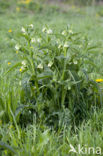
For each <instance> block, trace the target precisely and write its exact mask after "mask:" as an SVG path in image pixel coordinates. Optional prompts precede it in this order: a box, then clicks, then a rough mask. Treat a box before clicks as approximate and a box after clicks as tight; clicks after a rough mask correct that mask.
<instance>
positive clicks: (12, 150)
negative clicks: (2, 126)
mask: <svg viewBox="0 0 103 156" xmlns="http://www.w3.org/2000/svg"><path fill="white" fill-rule="evenodd" d="M0 147H1V150H5V149H6V150H8V151H10V152H12V153H15V154H16V152H15V150H14V149H13V148H12V147H11V146H9V145H8V144H6V143H4V142H2V141H0Z"/></svg>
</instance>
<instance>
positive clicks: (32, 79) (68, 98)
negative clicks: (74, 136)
mask: <svg viewBox="0 0 103 156" xmlns="http://www.w3.org/2000/svg"><path fill="white" fill-rule="evenodd" d="M21 31H22V32H21V33H20V35H19V43H17V45H16V46H15V48H16V50H18V53H19V56H20V57H21V67H20V69H18V68H17V69H18V70H20V72H21V75H22V91H21V103H22V104H23V105H28V106H30V107H31V108H30V109H29V108H28V107H27V109H28V111H30V112H31V115H30V116H31V117H32V114H35V115H36V116H37V121H38V122H39V120H40V122H44V123H47V124H48V125H51V126H54V127H57V125H59V126H63V125H65V124H67V125H68V124H70V123H72V124H79V123H80V122H81V121H82V120H83V119H85V118H86V117H88V113H89V111H90V110H91V107H92V106H93V105H94V103H95V104H96V105H97V104H98V103H101V104H102V99H101V98H100V92H99V86H98V85H97V84H96V83H95V82H94V81H93V80H91V79H90V78H89V75H90V74H91V72H92V70H93V69H95V68H97V66H96V65H95V64H94V63H93V60H92V57H93V56H92V54H90V51H91V50H93V49H94V48H98V46H96V45H92V44H89V42H90V41H89V40H88V38H87V37H84V38H83V37H82V34H81V33H73V32H72V30H71V28H70V26H68V27H67V29H65V30H63V31H62V32H55V31H54V30H53V31H52V29H50V28H49V27H48V26H45V27H44V28H43V29H42V32H39V31H38V30H36V29H35V30H33V25H32V24H31V25H28V26H26V27H25V28H24V27H22V30H21ZM34 36H35V38H34ZM20 37H21V40H20ZM14 67H16V66H14ZM14 67H12V68H11V69H10V70H12V69H14ZM97 69H98V68H97ZM10 70H9V71H10ZM21 108H22V109H21ZM24 108H25V107H24ZM18 110H19V108H18ZM23 110H25V109H23V106H20V113H21V112H22V116H24V119H26V121H27V120H28V119H27V118H28V115H27V113H26V114H25V111H23ZM28 111H27V112H28ZM32 118H33V117H32ZM32 118H31V119H32ZM29 120H30V119H29ZM26 121H24V120H23V121H22V125H23V124H24V125H25V124H26V123H25V122H26Z"/></svg>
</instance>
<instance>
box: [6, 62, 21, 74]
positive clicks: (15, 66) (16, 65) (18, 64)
mask: <svg viewBox="0 0 103 156" xmlns="http://www.w3.org/2000/svg"><path fill="white" fill-rule="evenodd" d="M19 66H21V62H19V63H17V64H15V65H14V66H12V67H11V68H10V69H9V70H8V71H7V72H6V73H4V76H5V75H6V74H8V73H9V72H11V71H12V70H14V69H15V68H17V67H19Z"/></svg>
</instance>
